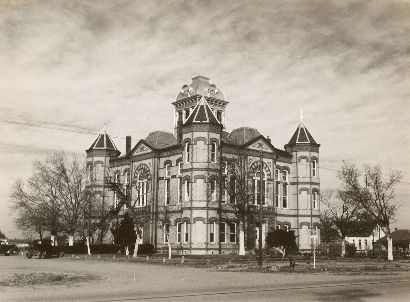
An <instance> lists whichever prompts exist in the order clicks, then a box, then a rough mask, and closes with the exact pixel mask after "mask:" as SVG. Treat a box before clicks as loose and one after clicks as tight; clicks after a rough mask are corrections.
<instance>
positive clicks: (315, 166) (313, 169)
mask: <svg viewBox="0 0 410 302" xmlns="http://www.w3.org/2000/svg"><path fill="white" fill-rule="evenodd" d="M312 177H317V160H316V159H313V160H312Z"/></svg>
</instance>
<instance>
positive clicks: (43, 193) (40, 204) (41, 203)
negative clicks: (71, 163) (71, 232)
mask: <svg viewBox="0 0 410 302" xmlns="http://www.w3.org/2000/svg"><path fill="white" fill-rule="evenodd" d="M61 156H62V155H61V154H51V155H48V156H47V157H46V159H45V160H44V161H36V162H34V165H33V168H34V172H33V175H32V176H30V177H29V178H28V179H27V181H26V182H23V180H21V179H19V180H17V181H16V183H15V184H14V185H13V187H12V193H11V195H10V197H11V200H12V203H13V206H12V207H13V208H14V209H15V210H16V211H17V221H16V222H17V225H18V226H19V227H22V229H25V230H27V229H29V228H31V229H35V230H36V231H38V232H39V233H40V234H41V236H42V234H43V232H44V231H48V232H50V234H51V235H53V236H54V235H58V233H59V232H60V231H61V230H62V224H61V212H60V209H61V199H60V198H59V190H60V188H61V183H62V177H63V176H62V175H61V174H59V166H58V165H56V163H57V162H58V159H59V158H60V157H61ZM24 219H29V220H28V221H27V222H24ZM40 219H41V221H40ZM29 225H32V226H31V227H30V226H29Z"/></svg>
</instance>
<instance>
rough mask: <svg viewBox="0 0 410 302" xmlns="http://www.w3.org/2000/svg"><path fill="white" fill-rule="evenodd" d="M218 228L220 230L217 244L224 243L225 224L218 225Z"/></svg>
mask: <svg viewBox="0 0 410 302" xmlns="http://www.w3.org/2000/svg"><path fill="white" fill-rule="evenodd" d="M219 228H220V230H219V236H220V238H219V242H221V243H225V241H226V223H225V222H222V223H220V224H219Z"/></svg>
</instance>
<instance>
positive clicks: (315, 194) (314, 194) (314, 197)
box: [312, 192, 317, 209]
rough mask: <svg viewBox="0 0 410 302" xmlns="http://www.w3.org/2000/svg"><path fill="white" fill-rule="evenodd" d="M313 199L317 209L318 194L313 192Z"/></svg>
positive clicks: (314, 206)
mask: <svg viewBox="0 0 410 302" xmlns="http://www.w3.org/2000/svg"><path fill="white" fill-rule="evenodd" d="M312 199H313V208H314V209H317V192H313V194H312Z"/></svg>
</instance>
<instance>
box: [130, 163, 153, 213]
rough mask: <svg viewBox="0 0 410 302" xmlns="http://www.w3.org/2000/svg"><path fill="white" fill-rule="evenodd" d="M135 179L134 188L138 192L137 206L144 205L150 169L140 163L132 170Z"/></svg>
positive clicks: (145, 203) (146, 197)
mask: <svg viewBox="0 0 410 302" xmlns="http://www.w3.org/2000/svg"><path fill="white" fill-rule="evenodd" d="M133 179H134V180H135V181H136V190H137V194H138V198H137V203H136V206H137V207H145V206H146V205H147V200H148V188H149V179H150V170H149V167H148V166H147V165H146V164H140V165H139V166H138V167H137V168H136V169H135V172H134V178H133Z"/></svg>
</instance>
